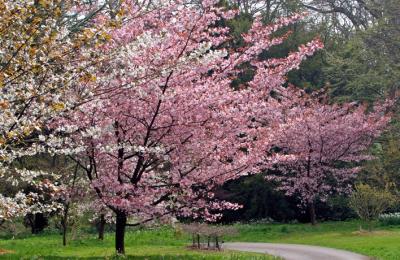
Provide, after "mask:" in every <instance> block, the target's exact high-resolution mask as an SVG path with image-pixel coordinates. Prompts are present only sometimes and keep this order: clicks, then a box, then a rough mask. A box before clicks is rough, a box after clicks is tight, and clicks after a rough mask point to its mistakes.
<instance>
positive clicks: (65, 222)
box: [61, 203, 69, 246]
mask: <svg viewBox="0 0 400 260" xmlns="http://www.w3.org/2000/svg"><path fill="white" fill-rule="evenodd" d="M68 211H69V203H68V204H67V205H66V206H65V208H64V215H63V216H62V219H61V225H62V232H63V246H66V245H67V228H68Z"/></svg>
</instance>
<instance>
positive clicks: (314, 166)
mask: <svg viewBox="0 0 400 260" xmlns="http://www.w3.org/2000/svg"><path fill="white" fill-rule="evenodd" d="M288 91H290V90H288ZM291 92H292V93H293V92H294V91H291ZM286 102H287V103H289V104H288V105H287V107H289V108H288V109H286V110H283V111H284V112H283V114H282V123H281V124H280V125H279V130H276V131H275V134H276V135H275V136H276V138H275V140H276V142H277V143H276V146H277V147H279V149H280V152H279V153H277V154H275V156H273V158H274V159H273V160H275V162H276V163H277V169H278V170H279V171H278V172H280V174H276V175H270V176H268V177H267V179H269V180H274V181H277V182H278V183H279V184H280V186H279V189H280V190H283V191H285V192H286V194H287V195H290V196H293V195H297V196H298V197H299V198H300V200H301V204H302V205H303V206H305V207H308V209H309V212H310V219H311V223H312V224H313V225H314V224H316V213H315V203H316V202H317V201H318V200H320V201H326V200H327V199H328V198H329V197H330V196H331V195H332V194H334V193H336V194H340V193H342V194H343V193H349V192H351V191H352V184H351V183H352V182H351V181H352V180H354V177H355V174H356V173H357V172H358V171H359V170H360V167H358V166H357V163H359V162H361V161H364V160H369V159H371V157H370V156H368V155H367V154H366V153H365V152H366V150H367V149H368V147H369V146H370V145H371V144H372V142H373V141H374V140H375V139H376V138H377V137H378V136H379V135H380V134H381V133H382V131H383V130H384V129H385V127H386V125H387V124H388V122H389V121H390V114H389V113H386V110H387V109H388V108H389V106H390V103H391V102H386V103H384V104H377V105H375V106H374V108H373V111H370V112H367V106H366V105H363V104H357V103H347V104H343V105H339V104H329V103H327V100H326V97H325V96H321V95H320V93H318V94H314V96H309V95H307V94H305V93H304V92H303V91H298V92H297V96H296V95H291V97H290V99H288V100H287V101H286Z"/></svg>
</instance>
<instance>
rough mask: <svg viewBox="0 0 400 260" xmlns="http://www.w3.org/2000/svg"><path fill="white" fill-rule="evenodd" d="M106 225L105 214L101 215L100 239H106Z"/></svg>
mask: <svg viewBox="0 0 400 260" xmlns="http://www.w3.org/2000/svg"><path fill="white" fill-rule="evenodd" d="M105 225H106V220H105V218H104V214H101V215H100V222H99V227H98V229H99V239H100V240H104V227H105Z"/></svg>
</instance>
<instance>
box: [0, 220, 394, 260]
mask: <svg viewBox="0 0 400 260" xmlns="http://www.w3.org/2000/svg"><path fill="white" fill-rule="evenodd" d="M235 226H236V227H237V228H238V230H239V234H238V235H236V236H232V237H228V238H226V239H225V241H241V242H276V243H296V244H309V245H319V246H326V247H332V248H339V249H345V250H349V251H353V252H358V253H361V254H365V255H368V256H373V257H376V258H377V259H383V260H394V259H400V246H399V243H400V226H386V227H383V226H376V227H375V229H374V231H373V232H360V231H359V227H360V223H359V222H358V221H346V222H325V223H321V224H319V225H317V226H315V227H312V226H310V225H309V224H238V225H235ZM189 243H190V237H188V236H187V235H185V234H183V233H181V232H179V231H175V230H173V229H172V228H159V229H154V230H136V231H129V232H128V233H127V236H126V253H127V257H126V258H127V259H133V258H134V259H149V260H150V259H189V260H190V259H196V260H197V259H204V260H208V259H238V260H239V259H260V260H261V259H263V260H270V259H274V258H273V257H271V256H265V255H261V254H252V253H239V252H233V251H223V252H214V251H193V250H189V249H187V248H186V245H187V244H189ZM1 250H9V251H12V252H13V253H8V254H3V255H0V258H2V259H35V258H36V259H76V258H86V259H116V258H118V257H116V256H115V255H114V237H113V234H112V233H107V234H106V239H105V240H104V241H99V240H97V239H96V238H95V234H87V233H84V234H83V235H82V237H80V238H79V239H77V240H74V241H71V242H70V244H69V245H68V246H67V247H63V246H62V245H61V236H60V235H58V234H43V235H37V236H32V235H29V236H26V237H25V238H19V239H0V254H1Z"/></svg>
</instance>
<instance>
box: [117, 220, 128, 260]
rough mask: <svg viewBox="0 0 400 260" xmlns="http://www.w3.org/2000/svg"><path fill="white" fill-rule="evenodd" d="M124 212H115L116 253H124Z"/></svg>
mask: <svg viewBox="0 0 400 260" xmlns="http://www.w3.org/2000/svg"><path fill="white" fill-rule="evenodd" d="M126 219H127V217H126V214H125V213H124V212H118V213H117V223H116V229H115V250H116V251H117V254H122V255H124V254H125V228H126Z"/></svg>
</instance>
